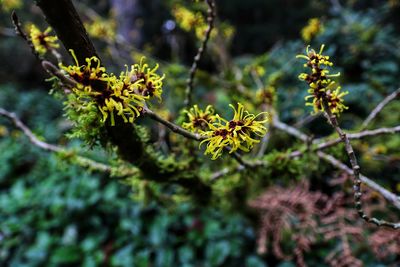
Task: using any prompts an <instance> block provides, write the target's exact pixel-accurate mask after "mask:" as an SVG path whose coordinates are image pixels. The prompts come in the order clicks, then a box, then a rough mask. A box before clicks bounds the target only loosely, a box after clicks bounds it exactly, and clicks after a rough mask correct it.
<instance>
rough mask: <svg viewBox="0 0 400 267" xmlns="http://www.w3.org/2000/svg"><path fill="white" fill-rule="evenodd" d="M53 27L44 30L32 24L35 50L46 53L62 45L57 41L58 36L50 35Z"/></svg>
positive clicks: (30, 34)
mask: <svg viewBox="0 0 400 267" xmlns="http://www.w3.org/2000/svg"><path fill="white" fill-rule="evenodd" d="M50 32H51V27H48V28H47V29H46V30H45V31H44V32H42V31H41V30H39V28H38V27H36V25H34V24H32V25H31V28H30V33H29V36H30V39H31V41H32V44H33V47H34V48H35V51H36V52H37V53H38V54H39V55H44V54H46V53H47V52H48V51H49V50H50V49H55V48H59V47H60V45H59V44H58V43H57V41H58V38H57V36H52V35H49V33H50Z"/></svg>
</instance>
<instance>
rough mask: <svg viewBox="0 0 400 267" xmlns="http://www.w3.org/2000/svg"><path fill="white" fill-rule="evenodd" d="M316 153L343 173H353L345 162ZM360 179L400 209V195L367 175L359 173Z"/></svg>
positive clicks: (319, 152) (322, 153)
mask: <svg viewBox="0 0 400 267" xmlns="http://www.w3.org/2000/svg"><path fill="white" fill-rule="evenodd" d="M317 155H318V157H319V158H321V159H323V160H325V161H327V162H329V163H330V164H332V165H333V166H335V167H337V168H338V169H340V170H342V171H344V172H345V173H347V174H349V175H353V170H352V169H351V168H349V167H347V165H346V164H344V163H342V162H341V161H339V160H337V159H336V158H335V157H333V156H331V155H329V154H326V153H324V152H322V151H318V152H317ZM360 179H361V181H362V182H363V183H364V184H365V185H367V186H368V187H369V188H371V189H373V190H375V191H376V192H378V193H379V194H381V195H382V196H383V197H384V198H385V199H386V200H388V201H389V202H390V203H392V204H393V205H394V206H395V207H396V208H398V209H400V197H399V196H397V195H396V194H394V193H392V192H390V191H389V190H387V189H385V188H383V187H382V186H380V185H378V184H377V183H375V182H374V181H372V180H371V179H369V178H368V177H366V176H364V175H362V174H360Z"/></svg>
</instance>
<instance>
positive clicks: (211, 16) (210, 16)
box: [184, 0, 216, 107]
mask: <svg viewBox="0 0 400 267" xmlns="http://www.w3.org/2000/svg"><path fill="white" fill-rule="evenodd" d="M205 1H206V3H207V5H208V10H207V22H208V27H207V30H206V33H205V35H204V39H203V41H202V42H201V45H200V47H199V49H198V50H197V54H196V56H195V57H194V59H193V63H192V67H191V68H190V72H189V79H188V80H187V87H186V98H185V101H184V105H185V106H186V107H189V106H190V105H191V103H192V91H193V82H194V76H195V75H196V71H197V67H198V63H199V61H200V59H201V57H202V56H203V54H204V51H205V50H206V47H207V43H208V40H209V39H210V36H211V31H212V30H213V28H214V20H215V16H216V15H215V2H214V0H205Z"/></svg>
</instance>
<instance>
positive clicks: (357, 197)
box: [322, 97, 400, 229]
mask: <svg viewBox="0 0 400 267" xmlns="http://www.w3.org/2000/svg"><path fill="white" fill-rule="evenodd" d="M322 104H323V107H324V110H325V113H326V114H327V116H328V119H329V122H330V124H331V125H332V127H333V128H334V129H335V131H336V132H337V133H338V135H339V137H340V139H341V140H342V142H343V143H344V145H345V149H346V152H347V155H348V156H349V159H350V164H351V168H352V170H353V176H354V184H353V190H354V203H355V207H356V209H357V212H358V214H359V215H360V217H361V218H363V219H364V220H365V221H366V222H368V223H372V224H375V225H377V226H388V227H391V228H393V229H399V228H400V223H393V222H387V221H385V220H379V219H377V218H375V217H370V216H368V215H367V214H365V212H364V210H363V208H362V203H361V196H362V192H361V179H360V166H359V165H358V162H357V158H356V156H355V153H354V150H353V147H352V145H351V143H350V140H349V138H348V137H347V135H346V133H345V132H344V131H343V130H342V129H341V128H340V126H339V123H338V121H337V118H336V115H335V114H333V113H332V112H331V110H330V107H329V103H328V100H327V98H326V97H324V98H323V99H322Z"/></svg>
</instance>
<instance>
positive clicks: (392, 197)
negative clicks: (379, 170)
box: [273, 118, 400, 209]
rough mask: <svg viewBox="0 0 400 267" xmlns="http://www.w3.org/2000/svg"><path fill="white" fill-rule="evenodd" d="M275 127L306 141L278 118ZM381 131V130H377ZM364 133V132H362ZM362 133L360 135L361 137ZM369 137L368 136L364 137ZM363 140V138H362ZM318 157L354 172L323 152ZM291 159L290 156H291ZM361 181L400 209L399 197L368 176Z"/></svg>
mask: <svg viewBox="0 0 400 267" xmlns="http://www.w3.org/2000/svg"><path fill="white" fill-rule="evenodd" d="M273 126H274V127H276V128H277V129H280V130H282V131H284V132H286V133H288V134H290V135H292V136H294V137H297V138H298V139H301V140H303V141H304V136H306V135H305V134H303V133H301V132H300V131H299V130H297V129H295V128H293V127H291V126H290V125H287V124H285V123H283V122H281V121H279V119H278V118H275V119H274V124H273ZM377 130H379V129H377ZM362 133H363V132H362ZM362 133H359V134H360V136H361V134H362ZM364 134H365V133H364ZM364 136H367V135H364ZM353 137H355V134H353ZM360 138H361V137H360ZM307 139H308V137H307V136H306V140H307ZM301 155H302V154H300V155H299V156H301ZM317 155H318V156H319V157H320V158H322V159H324V160H326V161H328V162H329V163H331V164H332V165H334V166H336V167H337V168H339V169H341V170H343V171H345V172H346V173H348V174H350V175H352V174H353V171H352V169H350V168H349V167H347V166H346V165H345V164H343V163H342V162H340V161H339V160H337V159H335V158H334V157H332V156H330V155H328V154H326V153H324V152H322V151H318V152H317ZM289 157H290V155H289ZM360 179H361V181H362V182H363V183H364V184H365V185H367V186H368V187H370V188H372V189H374V190H375V191H377V192H379V193H381V194H382V196H383V197H384V198H385V199H386V200H388V201H389V202H390V203H392V204H393V205H394V206H396V207H397V208H399V209H400V199H399V197H398V196H396V195H395V194H393V193H391V192H390V191H388V190H386V189H385V188H383V187H382V186H380V185H378V184H377V183H375V182H374V181H372V180H371V179H369V178H367V177H366V176H364V175H362V174H360Z"/></svg>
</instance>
